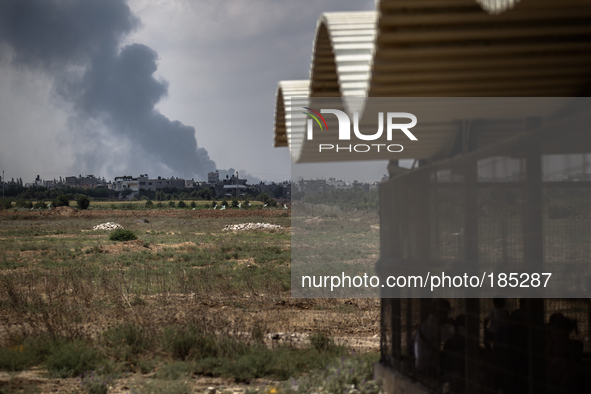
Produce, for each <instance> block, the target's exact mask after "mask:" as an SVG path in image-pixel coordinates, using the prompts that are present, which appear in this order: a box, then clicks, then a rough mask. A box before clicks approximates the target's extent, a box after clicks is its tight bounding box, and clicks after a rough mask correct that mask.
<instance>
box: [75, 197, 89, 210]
mask: <svg viewBox="0 0 591 394" xmlns="http://www.w3.org/2000/svg"><path fill="white" fill-rule="evenodd" d="M89 206H90V199H89V198H88V197H87V196H85V195H84V194H81V195H79V196H78V200H76V207H77V208H78V209H88V207H89Z"/></svg>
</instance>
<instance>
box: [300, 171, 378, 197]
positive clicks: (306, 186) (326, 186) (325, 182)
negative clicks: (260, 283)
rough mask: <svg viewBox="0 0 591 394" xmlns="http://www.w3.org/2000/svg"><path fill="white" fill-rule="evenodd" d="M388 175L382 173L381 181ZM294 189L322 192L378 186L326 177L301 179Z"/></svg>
mask: <svg viewBox="0 0 591 394" xmlns="http://www.w3.org/2000/svg"><path fill="white" fill-rule="evenodd" d="M387 179H388V176H387V175H384V176H383V177H382V181H384V180H387ZM295 186H296V191H297V192H303V193H322V192H325V191H329V190H335V189H353V188H360V189H363V190H365V191H370V190H373V189H377V188H378V182H372V183H367V182H358V181H353V182H346V181H343V180H340V179H336V178H328V179H301V180H299V181H298V182H297V183H296V185H295Z"/></svg>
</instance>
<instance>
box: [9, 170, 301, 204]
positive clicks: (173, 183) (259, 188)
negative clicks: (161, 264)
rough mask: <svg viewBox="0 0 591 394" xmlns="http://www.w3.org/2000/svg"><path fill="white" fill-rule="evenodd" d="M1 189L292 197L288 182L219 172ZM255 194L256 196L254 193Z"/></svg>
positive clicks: (79, 179)
mask: <svg viewBox="0 0 591 394" xmlns="http://www.w3.org/2000/svg"><path fill="white" fill-rule="evenodd" d="M0 186H4V187H11V186H21V187H27V188H30V187H44V188H47V189H55V188H58V189H59V188H67V187H71V188H76V189H84V190H88V189H96V188H106V189H109V190H113V191H116V192H119V193H120V195H125V196H129V198H132V197H134V196H139V194H140V191H141V190H145V191H152V192H156V191H159V190H163V189H165V190H171V189H176V190H186V189H196V188H197V189H205V188H211V189H213V190H214V192H215V195H216V197H234V196H244V195H245V194H247V193H249V192H254V193H268V194H269V195H271V196H272V197H273V196H275V197H278V195H279V193H278V188H281V189H282V190H283V192H282V193H281V198H287V199H289V198H290V196H291V182H289V181H285V182H280V183H275V182H270V183H263V182H260V183H258V184H254V185H248V184H247V179H246V178H240V176H239V174H238V173H236V174H233V175H231V176H230V175H226V176H225V177H220V173H219V171H215V172H210V173H208V174H207V181H206V182H203V181H195V180H194V179H183V178H179V177H174V176H171V177H170V178H166V177H161V176H159V177H156V178H150V177H149V176H148V174H141V175H139V176H132V175H123V176H117V177H115V178H114V179H113V181H107V180H106V179H105V178H104V177H103V178H101V177H95V176H94V175H86V176H82V175H78V176H67V177H65V178H62V177H60V178H59V179H53V180H43V179H41V177H40V176H39V175H37V177H36V178H35V180H34V181H33V182H29V183H24V184H23V182H22V179H18V178H17V179H16V180H15V179H12V180H11V181H6V182H5V181H4V180H3V179H2V178H1V177H0ZM251 194H252V193H251Z"/></svg>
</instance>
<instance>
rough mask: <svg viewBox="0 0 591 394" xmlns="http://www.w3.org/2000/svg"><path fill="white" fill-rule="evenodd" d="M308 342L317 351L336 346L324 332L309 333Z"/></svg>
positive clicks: (331, 348)
mask: <svg viewBox="0 0 591 394" xmlns="http://www.w3.org/2000/svg"><path fill="white" fill-rule="evenodd" d="M310 343H311V344H312V346H313V347H314V349H316V350H318V351H320V352H321V351H327V350H333V349H334V348H335V347H337V346H336V344H335V343H334V341H333V339H332V338H331V337H329V336H328V335H326V334H325V333H324V332H316V333H314V334H312V335H310Z"/></svg>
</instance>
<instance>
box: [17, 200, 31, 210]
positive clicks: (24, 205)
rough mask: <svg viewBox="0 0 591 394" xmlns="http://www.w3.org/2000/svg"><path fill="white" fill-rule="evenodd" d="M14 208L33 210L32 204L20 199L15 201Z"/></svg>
mask: <svg viewBox="0 0 591 394" xmlns="http://www.w3.org/2000/svg"><path fill="white" fill-rule="evenodd" d="M16 206H17V207H19V208H33V203H32V202H30V201H25V200H22V199H19V200H16Z"/></svg>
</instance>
